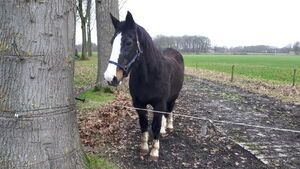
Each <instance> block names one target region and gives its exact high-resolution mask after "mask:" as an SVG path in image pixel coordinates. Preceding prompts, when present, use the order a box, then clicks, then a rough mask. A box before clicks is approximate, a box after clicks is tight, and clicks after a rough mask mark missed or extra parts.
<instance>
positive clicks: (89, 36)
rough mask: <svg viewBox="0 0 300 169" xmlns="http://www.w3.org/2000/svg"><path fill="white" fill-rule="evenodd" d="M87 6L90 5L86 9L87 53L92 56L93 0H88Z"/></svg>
mask: <svg viewBox="0 0 300 169" xmlns="http://www.w3.org/2000/svg"><path fill="white" fill-rule="evenodd" d="M88 3H90V4H88V6H90V10H87V12H89V13H87V53H88V56H92V27H91V24H92V16H93V15H92V11H93V2H92V0H88Z"/></svg>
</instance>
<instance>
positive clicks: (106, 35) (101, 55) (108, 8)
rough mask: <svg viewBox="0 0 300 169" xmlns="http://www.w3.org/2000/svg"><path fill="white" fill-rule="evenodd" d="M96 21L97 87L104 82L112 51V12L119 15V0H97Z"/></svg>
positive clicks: (116, 15)
mask: <svg viewBox="0 0 300 169" xmlns="http://www.w3.org/2000/svg"><path fill="white" fill-rule="evenodd" d="M95 3H96V21H97V41H98V73H97V82H96V87H97V88H101V87H102V86H103V85H104V84H105V82H104V77H103V76H104V75H103V74H104V71H105V70H106V68H107V64H108V60H109V57H110V53H111V44H110V40H111V37H112V35H113V33H114V27H113V25H112V23H111V19H110V15H109V14H110V13H112V14H113V15H114V16H115V17H117V18H118V17H119V7H118V0H110V1H107V0H95Z"/></svg>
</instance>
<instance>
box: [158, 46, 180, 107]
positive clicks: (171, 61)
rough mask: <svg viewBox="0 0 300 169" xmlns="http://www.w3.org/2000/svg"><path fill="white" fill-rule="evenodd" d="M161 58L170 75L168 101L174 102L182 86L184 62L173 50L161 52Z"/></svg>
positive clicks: (167, 49) (168, 49)
mask: <svg viewBox="0 0 300 169" xmlns="http://www.w3.org/2000/svg"><path fill="white" fill-rule="evenodd" d="M162 53H163V56H164V58H165V61H166V62H168V63H166V64H167V65H169V66H165V67H169V68H168V73H170V74H171V76H169V77H170V84H171V85H170V87H171V90H170V93H169V98H168V100H169V101H175V99H177V97H178V94H179V92H180V90H181V88H182V85H183V79H184V61H183V57H182V55H181V54H180V53H179V52H178V51H177V50H175V49H172V48H166V49H163V50H162Z"/></svg>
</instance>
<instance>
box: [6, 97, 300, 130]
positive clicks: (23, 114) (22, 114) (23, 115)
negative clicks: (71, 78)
mask: <svg viewBox="0 0 300 169" xmlns="http://www.w3.org/2000/svg"><path fill="white" fill-rule="evenodd" d="M76 100H79V101H82V102H89V103H94V104H99V105H101V106H112V107H120V108H126V109H130V110H143V111H148V112H153V113H160V114H170V115H174V116H178V117H182V118H189V119H195V120H201V121H206V122H209V123H212V124H213V123H221V124H231V125H238V126H245V127H252V128H260V129H266V130H275V131H282V132H292V133H300V131H299V130H293V129H286V128H277V127H270V126H261V125H254V124H247V123H242V122H234V121H226V120H217V119H210V118H208V117H205V116H201V117H199V116H192V115H186V114H179V113H174V112H165V111H157V110H152V109H143V108H137V107H131V106H125V105H118V104H112V103H107V102H96V101H91V100H85V99H79V98H76ZM72 107H75V104H69V105H61V106H56V107H45V108H37V109H28V110H18V111H17V110H16V111H9V114H10V117H14V118H32V117H35V116H36V117H41V116H43V114H42V115H41V114H37V115H33V114H28V112H35V111H43V110H59V109H63V108H72ZM5 112H6V113H7V111H5ZM60 113H65V111H60ZM44 114H45V113H44ZM47 114H49V112H47V113H46V115H47ZM54 114H55V113H54Z"/></svg>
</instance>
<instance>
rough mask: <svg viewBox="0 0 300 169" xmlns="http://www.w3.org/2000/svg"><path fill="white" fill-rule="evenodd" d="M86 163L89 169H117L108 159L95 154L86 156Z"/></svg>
mask: <svg viewBox="0 0 300 169" xmlns="http://www.w3.org/2000/svg"><path fill="white" fill-rule="evenodd" d="M86 162H87V167H88V169H117V167H116V166H114V165H112V164H111V163H110V162H108V161H107V160H106V159H104V158H101V157H99V156H96V155H93V154H89V155H87V156H86Z"/></svg>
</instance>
